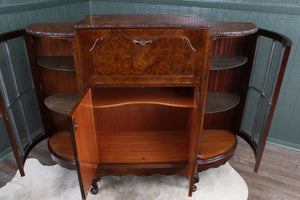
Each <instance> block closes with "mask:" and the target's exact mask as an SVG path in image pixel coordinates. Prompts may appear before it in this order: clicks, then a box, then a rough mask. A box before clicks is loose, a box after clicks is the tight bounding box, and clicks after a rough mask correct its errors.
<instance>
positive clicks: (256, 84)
mask: <svg viewBox="0 0 300 200" xmlns="http://www.w3.org/2000/svg"><path fill="white" fill-rule="evenodd" d="M291 45H292V42H291V40H290V39H289V38H287V37H285V36H283V35H280V34H278V33H275V32H271V31H267V30H263V29H259V31H258V37H257V43H256V49H255V55H254V60H253V66H252V72H251V76H250V81H249V85H248V93H247V97H246V102H245V106H244V111H243V116H242V121H241V126H240V131H239V133H238V134H239V135H240V136H241V137H243V138H244V139H245V140H246V141H247V142H248V143H249V144H250V146H251V147H252V149H253V151H254V153H255V157H256V164H255V168H254V171H255V172H257V170H258V168H259V165H260V161H261V158H262V154H263V151H264V147H265V144H266V141H267V136H268V132H269V130H270V126H271V122H272V118H273V114H274V110H275V106H276V102H277V99H278V95H279V91H280V87H281V83H282V79H283V75H284V71H285V68H286V64H287V61H288V57H289V53H290V49H291Z"/></svg>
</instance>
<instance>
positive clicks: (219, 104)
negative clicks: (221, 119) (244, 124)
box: [205, 92, 240, 114]
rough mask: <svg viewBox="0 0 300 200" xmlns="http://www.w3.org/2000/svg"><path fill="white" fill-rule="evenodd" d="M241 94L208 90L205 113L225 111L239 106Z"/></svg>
mask: <svg viewBox="0 0 300 200" xmlns="http://www.w3.org/2000/svg"><path fill="white" fill-rule="evenodd" d="M239 102H240V96H239V94H237V93H229V92H208V93H207V100H206V107H205V114H212V113H218V112H224V111H227V110H230V109H232V108H234V107H235V106H237V105H238V104H239Z"/></svg>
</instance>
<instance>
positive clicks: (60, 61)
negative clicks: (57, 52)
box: [36, 56, 75, 71]
mask: <svg viewBox="0 0 300 200" xmlns="http://www.w3.org/2000/svg"><path fill="white" fill-rule="evenodd" d="M36 62H37V64H38V65H39V66H41V67H45V68H48V69H53V70H61V71H75V65H74V59H73V56H40V57H38V58H37V60H36Z"/></svg>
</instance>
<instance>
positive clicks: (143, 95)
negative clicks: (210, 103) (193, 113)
mask: <svg viewBox="0 0 300 200" xmlns="http://www.w3.org/2000/svg"><path fill="white" fill-rule="evenodd" d="M128 104H159V105H167V106H174V107H185V108H192V107H194V90H193V88H174V87H173V88H97V89H95V90H94V92H93V107H94V108H108V107H115V106H121V105H128Z"/></svg>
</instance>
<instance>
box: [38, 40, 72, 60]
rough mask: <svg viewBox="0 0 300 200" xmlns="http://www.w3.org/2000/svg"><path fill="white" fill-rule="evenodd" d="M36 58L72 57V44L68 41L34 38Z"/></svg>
mask: <svg viewBox="0 0 300 200" xmlns="http://www.w3.org/2000/svg"><path fill="white" fill-rule="evenodd" d="M34 44H35V46H34V50H35V52H36V56H37V57H38V56H72V55H73V51H72V42H71V41H69V40H68V39H53V38H34Z"/></svg>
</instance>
